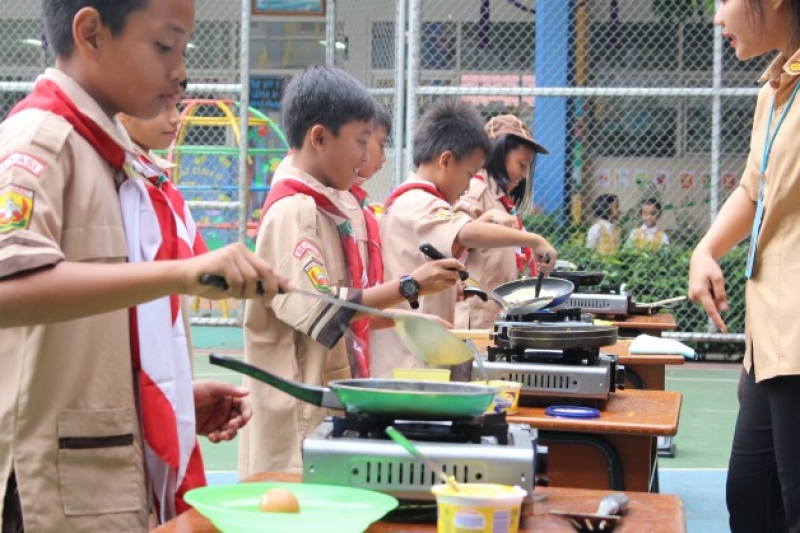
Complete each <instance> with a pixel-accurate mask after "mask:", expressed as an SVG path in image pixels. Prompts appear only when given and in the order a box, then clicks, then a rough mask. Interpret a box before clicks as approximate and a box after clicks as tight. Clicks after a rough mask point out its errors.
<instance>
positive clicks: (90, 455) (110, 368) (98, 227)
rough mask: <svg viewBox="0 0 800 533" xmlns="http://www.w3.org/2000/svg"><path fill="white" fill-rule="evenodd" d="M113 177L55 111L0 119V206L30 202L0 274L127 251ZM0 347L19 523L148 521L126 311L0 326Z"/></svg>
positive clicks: (96, 115) (92, 107)
mask: <svg viewBox="0 0 800 533" xmlns="http://www.w3.org/2000/svg"><path fill="white" fill-rule="evenodd" d="M45 76H46V77H47V78H50V79H52V80H54V81H55V82H56V83H58V85H59V86H60V87H61V88H62V89H63V90H64V91H65V92H66V94H67V95H68V96H69V97H70V98H71V99H72V100H73V101H74V102H75V104H76V105H77V107H78V108H80V109H81V110H82V111H83V113H85V114H86V115H88V116H89V117H90V118H91V119H93V120H94V121H95V122H97V124H98V125H99V126H100V127H102V128H103V129H104V130H105V131H106V132H107V133H108V134H109V135H110V136H111V137H112V138H113V139H114V140H115V141H116V142H117V143H118V144H120V145H121V146H123V147H126V148H128V149H129V150H130V149H131V148H132V147H131V146H130V141H129V139H128V137H127V135H126V134H125V132H124V130H123V129H122V128H121V126H119V124H118V123H115V122H112V121H111V120H110V119H109V118H108V117H107V116H106V115H105V113H103V111H102V110H101V109H100V107H99V106H98V105H97V104H96V102H95V101H94V100H92V98H91V97H90V96H89V95H88V94H87V93H86V92H85V91H83V90H82V89H81V87H80V86H78V85H77V83H75V82H74V81H73V80H71V79H70V78H68V77H67V76H66V75H64V74H63V73H61V72H59V71H55V70H47V72H46V73H45ZM20 154H21V155H20ZM22 156H27V158H28V159H25V158H23V157H22ZM114 176H115V172H114V171H113V170H112V168H111V167H110V166H109V165H108V163H106V162H105V161H104V160H103V159H102V158H101V157H100V155H99V154H98V153H97V152H96V151H95V150H94V149H93V148H92V147H91V146H90V145H89V143H88V142H87V141H86V140H84V139H83V138H82V137H80V136H79V135H78V134H77V133H75V132H74V131H73V129H72V126H71V125H69V124H68V123H67V121H66V120H64V119H62V118H60V117H57V116H55V115H53V114H51V113H47V112H44V111H39V110H26V111H23V112H21V113H19V114H17V115H14V116H13V117H11V118H9V119H8V120H6V121H5V122H3V123H2V125H0V199H1V200H2V203H1V204H0V205H2V207H0V209H2V210H3V211H2V214H3V215H7V214H8V213H9V212H13V211H14V210H15V208H14V207H13V206H12V204H16V209H17V212H18V213H21V212H22V211H20V210H19V206H20V203H21V200H23V199H27V200H28V201H29V202H30V204H31V209H30V210H28V211H27V214H25V215H24V216H23V217H22V218H21V219H19V220H18V221H17V222H16V223H15V224H9V223H7V222H4V223H3V224H2V226H1V227H0V279H2V278H5V277H8V276H12V275H15V274H19V273H22V272H27V271H31V270H33V269H36V268H40V267H47V266H52V265H55V264H56V263H58V262H59V261H62V260H67V261H81V262H88V263H123V262H125V261H126V257H127V248H126V244H125V231H124V228H123V223H122V215H121V213H120V207H119V201H118V198H117V191H116V187H115V184H114ZM86 282H87V283H90V282H91V280H87V281H86ZM74 305H75V306H79V305H81V302H79V301H76V302H74ZM0 353H2V354H3V355H2V356H3V365H2V368H3V370H2V372H0V427H2V428H3V431H2V432H0V482H2V487H3V492H5V486H6V480H7V479H8V477H9V475H10V473H11V472H12V471H15V472H16V477H17V483H18V485H19V495H20V502H21V505H22V511H23V515H24V518H25V531H26V533H36V532H48V533H50V532H54V531H58V532H71V531H74V532H86V531H144V530H146V529H147V525H148V523H147V518H148V515H147V509H148V496H147V491H146V489H145V475H144V462H143V455H142V446H141V440H140V435H139V423H138V414H137V408H136V401H135V392H134V381H133V376H132V370H131V353H130V341H129V324H128V310H127V309H120V310H118V311H112V312H109V313H105V314H102V315H96V316H91V317H87V318H82V319H79V320H70V321H67V322H61V323H57V324H51V325H43V326H30V327H18V328H8V329H0ZM0 505H2V499H1V498H0Z"/></svg>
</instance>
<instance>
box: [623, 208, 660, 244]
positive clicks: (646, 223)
mask: <svg viewBox="0 0 800 533" xmlns="http://www.w3.org/2000/svg"><path fill="white" fill-rule="evenodd" d="M639 217H641V219H642V225H641V226H639V227H638V228H633V229H632V230H631V232H630V234H629V235H628V242H627V243H626V245H627V246H632V247H634V248H636V249H638V250H649V251H656V250H658V249H659V248H660V247H662V246H669V236H668V235H667V234H666V233H665V232H664V230H663V229H661V228H659V227H658V219H659V218H661V202H659V201H658V200H657V199H655V198H647V199H646V200H645V201H643V202H642V205H641V207H640V208H639Z"/></svg>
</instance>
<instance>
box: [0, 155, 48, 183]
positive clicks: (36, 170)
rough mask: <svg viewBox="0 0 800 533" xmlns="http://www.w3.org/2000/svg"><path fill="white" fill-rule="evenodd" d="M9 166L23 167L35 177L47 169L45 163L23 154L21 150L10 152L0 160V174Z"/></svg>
mask: <svg viewBox="0 0 800 533" xmlns="http://www.w3.org/2000/svg"><path fill="white" fill-rule="evenodd" d="M11 167H19V168H24V169H25V170H27V171H28V172H30V173H31V174H33V175H34V176H36V177H37V178H38V177H39V176H41V175H42V172H44V171H45V170H47V165H45V164H44V163H42V162H41V161H39V160H38V159H36V158H35V157H33V156H32V155H28V154H23V153H21V152H15V153H13V154H10V155H8V156H6V158H5V159H3V160H2V161H0V174H3V173H5V171H6V170H8V169H9V168H11Z"/></svg>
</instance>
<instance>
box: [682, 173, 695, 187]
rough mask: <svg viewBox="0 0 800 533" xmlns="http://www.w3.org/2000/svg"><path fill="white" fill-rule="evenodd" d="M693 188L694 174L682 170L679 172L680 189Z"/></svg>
mask: <svg viewBox="0 0 800 533" xmlns="http://www.w3.org/2000/svg"><path fill="white" fill-rule="evenodd" d="M692 187H694V172H688V171H686V170H684V171H683V172H681V189H691V188H692Z"/></svg>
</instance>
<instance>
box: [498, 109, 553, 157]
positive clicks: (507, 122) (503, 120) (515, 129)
mask: <svg viewBox="0 0 800 533" xmlns="http://www.w3.org/2000/svg"><path fill="white" fill-rule="evenodd" d="M483 129H484V130H485V131H486V135H488V136H489V138H490V139H492V140H494V139H497V138H498V137H500V136H501V135H513V136H514V137H518V138H520V139H522V140H523V141H527V142H529V143H530V144H531V145H533V149H534V150H535V151H536V152H537V153H539V154H549V153H550V151H549V150H548V149H547V148H545V147H544V146H542V145H541V144H539V143H538V142H536V139H534V138H533V134H532V133H531V130H530V129H529V128H528V126H527V124H525V123H524V122H522V121H521V120H520V119H518V118H517V117H515V116H514V115H500V116H497V117H493V118H491V119H489V122H487V123H486V125H485V126H484V128H483Z"/></svg>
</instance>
